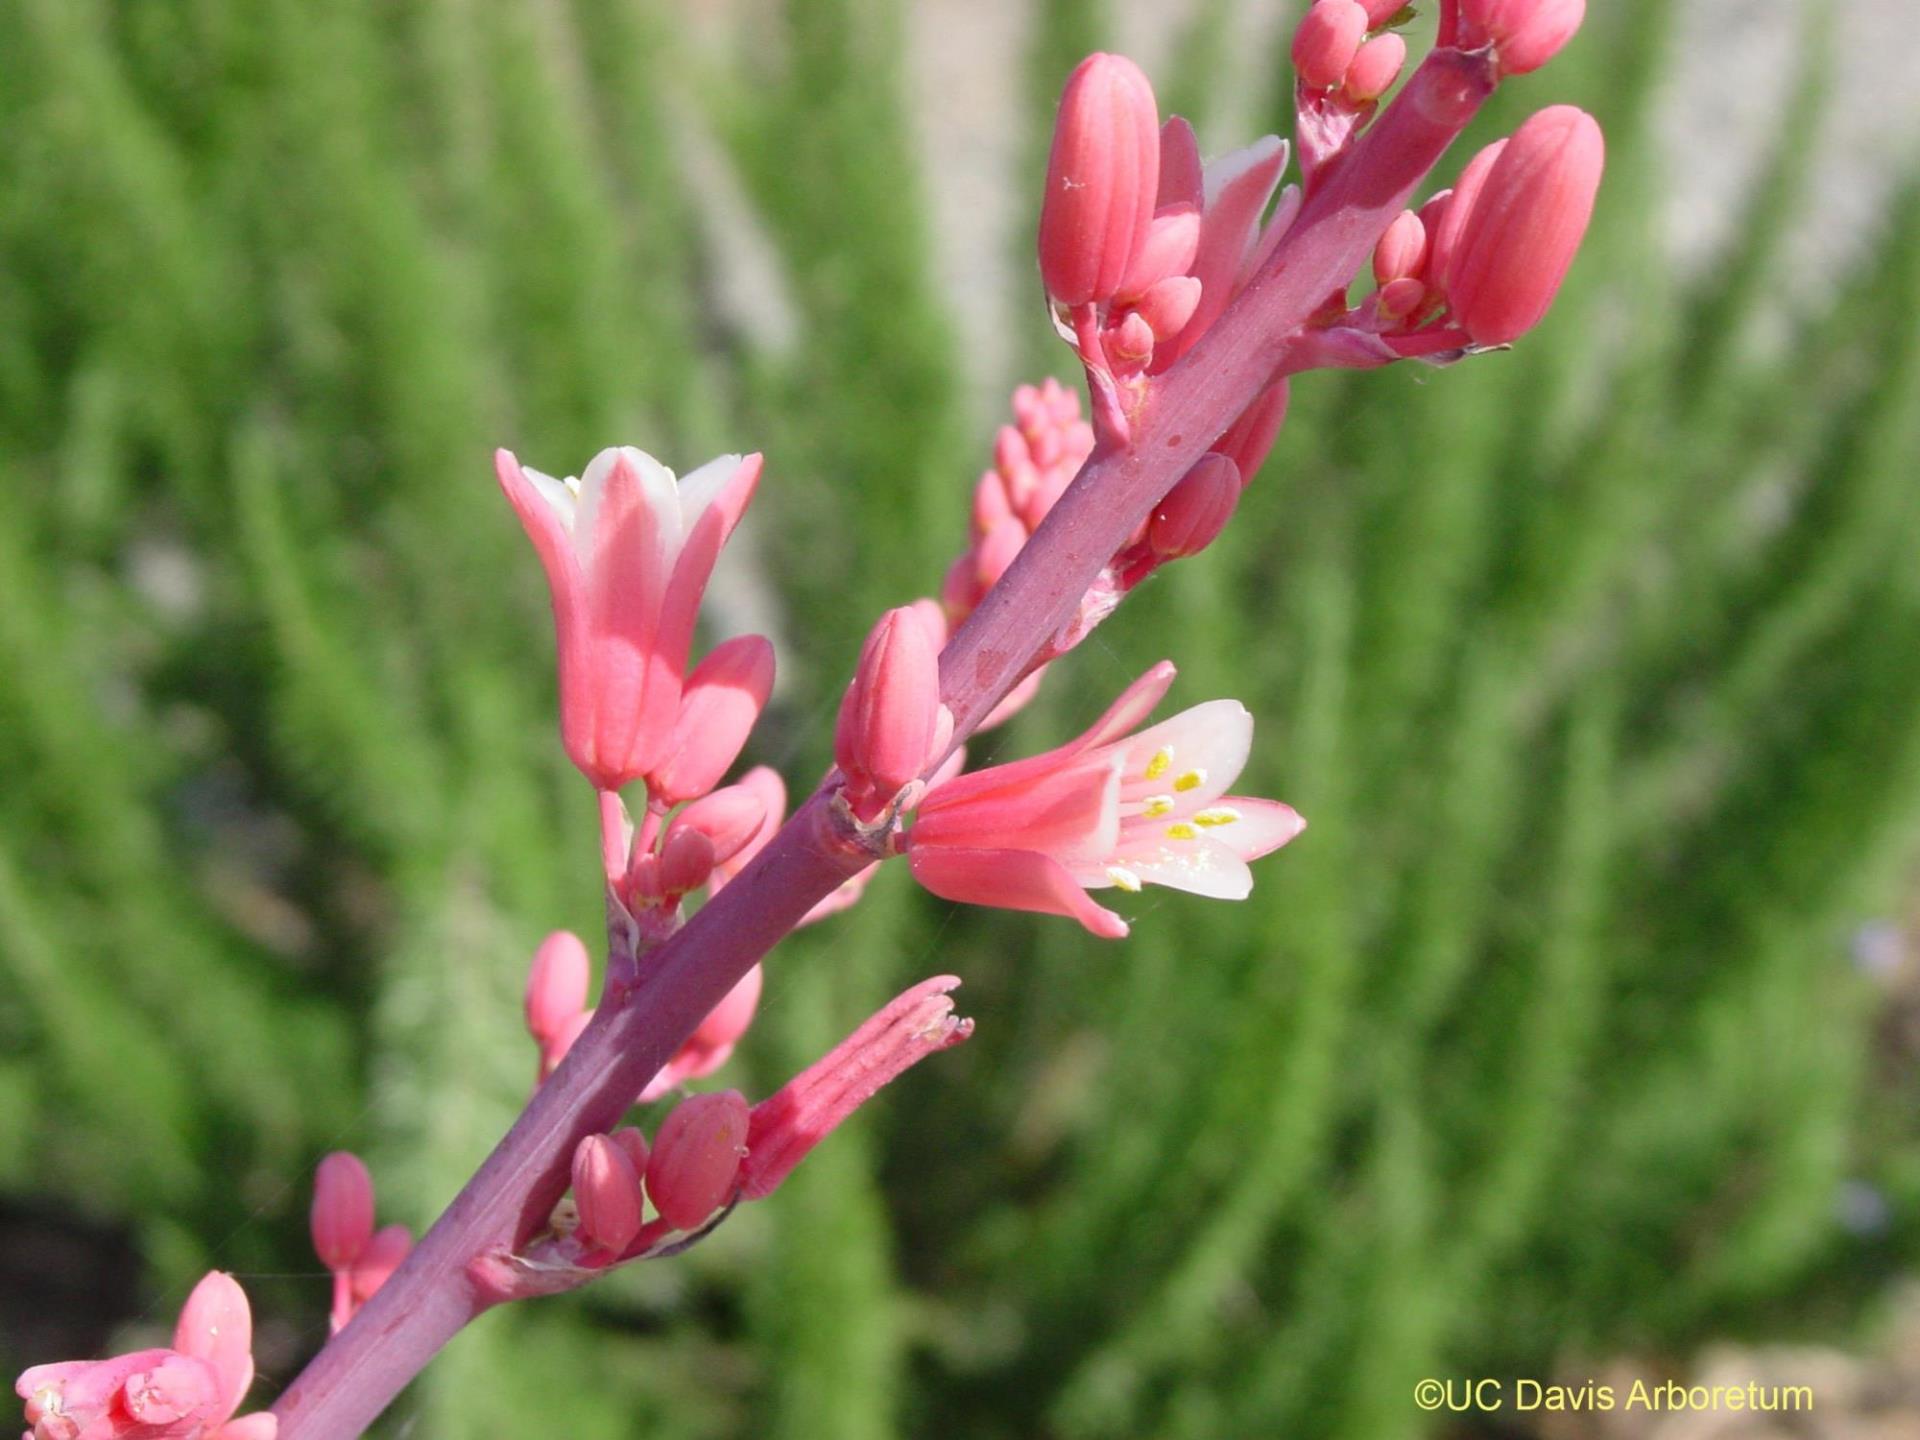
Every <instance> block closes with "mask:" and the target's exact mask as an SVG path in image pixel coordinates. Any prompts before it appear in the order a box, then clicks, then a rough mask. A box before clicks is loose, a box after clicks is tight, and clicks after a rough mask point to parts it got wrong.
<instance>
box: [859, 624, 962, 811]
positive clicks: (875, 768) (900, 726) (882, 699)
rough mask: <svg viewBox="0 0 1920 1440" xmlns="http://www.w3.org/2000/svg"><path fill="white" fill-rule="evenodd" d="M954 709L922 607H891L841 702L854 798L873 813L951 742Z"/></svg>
mask: <svg viewBox="0 0 1920 1440" xmlns="http://www.w3.org/2000/svg"><path fill="white" fill-rule="evenodd" d="M952 733H953V717H952V716H951V715H949V714H947V712H946V708H945V707H944V706H943V705H941V703H940V655H939V651H938V649H937V648H936V647H935V645H934V641H933V637H932V636H931V635H929V634H928V633H927V628H926V626H925V625H924V624H923V623H922V622H921V619H920V616H919V614H918V612H916V611H915V610H914V608H913V607H912V606H906V605H903V606H901V607H900V608H899V609H896V610H889V611H888V612H887V613H886V614H885V615H882V616H881V617H880V620H879V622H878V623H877V624H876V625H875V626H874V627H873V631H872V633H871V634H869V635H868V636H867V643H866V644H865V645H864V646H862V647H861V650H860V664H859V667H858V668H857V669H856V670H855V671H854V676H853V683H852V684H850V685H849V686H848V687H847V693H846V697H845V698H844V699H843V700H842V701H841V703H840V721H839V724H838V726H837V727H836V729H835V731H834V737H833V757H834V763H835V764H837V765H838V766H839V767H840V772H841V774H843V775H844V776H845V777H846V796H847V801H848V803H849V804H850V805H852V806H853V808H854V812H855V813H856V814H857V815H859V816H860V818H861V819H863V820H871V819H872V818H873V817H874V816H875V815H877V814H878V813H879V812H880V811H881V810H882V809H884V808H885V807H886V805H887V804H888V803H889V802H890V801H891V800H892V799H893V797H894V796H895V795H897V794H899V793H900V791H901V789H902V788H904V787H905V786H906V785H907V784H908V783H909V782H911V781H913V780H915V779H917V778H918V777H919V774H920V772H921V771H922V770H924V769H925V768H926V767H927V765H928V764H929V763H931V762H932V760H933V759H934V757H935V755H937V754H938V753H939V752H940V751H941V750H943V749H945V748H946V743H947V739H948V737H949V736H951V735H952Z"/></svg>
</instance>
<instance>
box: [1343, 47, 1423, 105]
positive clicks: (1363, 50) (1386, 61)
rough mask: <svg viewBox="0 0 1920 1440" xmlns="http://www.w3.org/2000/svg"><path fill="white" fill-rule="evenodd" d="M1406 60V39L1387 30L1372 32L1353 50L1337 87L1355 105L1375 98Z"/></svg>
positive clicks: (1388, 84)
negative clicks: (1351, 61)
mask: <svg viewBox="0 0 1920 1440" xmlns="http://www.w3.org/2000/svg"><path fill="white" fill-rule="evenodd" d="M1406 63H1407V42H1406V41H1405V40H1402V39H1401V38H1400V37H1399V36H1398V35H1397V34H1395V33H1394V32H1393V31H1391V30H1389V31H1388V32H1387V33H1386V34H1384V35H1376V36H1374V37H1373V38H1372V39H1371V40H1369V41H1367V42H1366V43H1365V44H1363V45H1362V46H1361V47H1360V48H1359V49H1358V50H1357V51H1355V52H1354V56H1353V63H1352V64H1351V65H1349V66H1347V75H1346V80H1345V81H1344V82H1343V83H1342V85H1341V87H1340V88H1341V91H1342V93H1344V94H1345V95H1346V97H1347V99H1349V100H1351V101H1353V102H1354V103H1355V104H1356V105H1364V104H1366V102H1367V101H1369V100H1378V99H1379V98H1380V97H1381V96H1382V95H1384V94H1386V93H1387V91H1388V89H1389V88H1391V86H1392V85H1393V82H1394V81H1395V80H1398V79H1399V78H1400V67H1401V66H1402V65H1405V64H1406Z"/></svg>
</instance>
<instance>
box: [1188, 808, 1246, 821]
mask: <svg viewBox="0 0 1920 1440" xmlns="http://www.w3.org/2000/svg"><path fill="white" fill-rule="evenodd" d="M1239 818H1240V812H1239V811H1238V810H1236V809H1234V808H1233V807H1232V806H1231V805H1215V806H1213V807H1211V808H1210V809H1206V810H1201V811H1198V812H1196V813H1195V815H1194V817H1193V823H1194V824H1196V825H1231V824H1233V822H1234V821H1236V820H1238V819H1239Z"/></svg>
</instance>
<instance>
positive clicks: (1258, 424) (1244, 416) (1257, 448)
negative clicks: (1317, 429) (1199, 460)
mask: <svg viewBox="0 0 1920 1440" xmlns="http://www.w3.org/2000/svg"><path fill="white" fill-rule="evenodd" d="M1286 418H1287V382H1286V381H1285V380H1276V381H1275V382H1274V383H1273V384H1271V385H1269V386H1268V387H1267V388H1266V389H1264V390H1262V391H1261V392H1260V394H1259V395H1258V396H1257V397H1256V398H1255V400H1254V402H1253V404H1251V405H1249V406H1248V407H1247V408H1246V410H1245V411H1243V412H1242V413H1241V416H1240V418H1239V419H1238V420H1236V421H1234V422H1233V428H1232V429H1231V430H1229V431H1227V433H1226V434H1224V435H1222V436H1221V437H1220V438H1219V439H1218V440H1216V441H1215V442H1214V445H1213V448H1214V450H1215V451H1216V452H1218V453H1219V454H1221V455H1224V456H1226V457H1227V458H1228V459H1229V460H1231V461H1233V463H1234V465H1235V466H1236V467H1237V468H1238V470H1239V471H1240V483H1241V484H1242V485H1245V484H1247V483H1248V482H1250V481H1251V480H1252V479H1253V477H1254V475H1255V474H1256V473H1258V471H1259V469H1260V467H1261V466H1262V465H1263V464H1265V463H1266V459H1267V452H1268V451H1269V450H1271V449H1273V442H1274V440H1275V438H1276V437H1278V435H1279V434H1280V427H1281V425H1283V424H1285V423H1286Z"/></svg>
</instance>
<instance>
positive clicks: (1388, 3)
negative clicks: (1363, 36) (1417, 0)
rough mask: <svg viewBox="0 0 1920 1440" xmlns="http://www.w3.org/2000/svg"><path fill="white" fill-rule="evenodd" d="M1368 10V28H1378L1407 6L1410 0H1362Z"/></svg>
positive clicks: (1361, 2)
mask: <svg viewBox="0 0 1920 1440" xmlns="http://www.w3.org/2000/svg"><path fill="white" fill-rule="evenodd" d="M1360 4H1361V5H1362V6H1363V7H1365V9H1366V12H1367V28H1368V29H1370V30H1377V29H1379V28H1380V27H1381V26H1382V25H1384V24H1386V23H1387V22H1388V21H1389V20H1391V19H1393V17H1394V16H1396V15H1398V14H1399V13H1400V12H1401V11H1402V10H1404V9H1406V8H1407V5H1408V0H1360Z"/></svg>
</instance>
